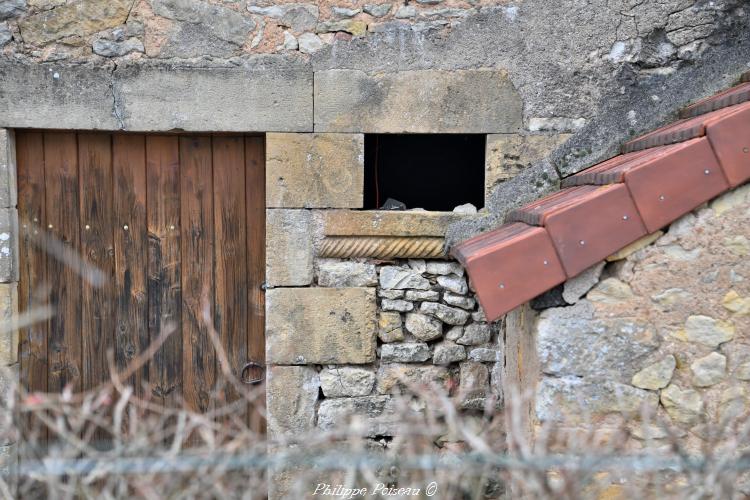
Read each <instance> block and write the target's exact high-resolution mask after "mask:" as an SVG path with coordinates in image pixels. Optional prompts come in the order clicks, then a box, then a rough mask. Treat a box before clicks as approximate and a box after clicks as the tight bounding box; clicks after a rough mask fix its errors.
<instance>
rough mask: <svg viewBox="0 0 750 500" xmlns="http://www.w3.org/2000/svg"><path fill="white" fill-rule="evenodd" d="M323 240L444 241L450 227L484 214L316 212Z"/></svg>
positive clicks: (384, 211)
mask: <svg viewBox="0 0 750 500" xmlns="http://www.w3.org/2000/svg"><path fill="white" fill-rule="evenodd" d="M315 212H316V213H317V214H318V217H320V218H321V219H320V220H321V224H322V229H323V235H324V236H408V237H417V236H432V237H441V238H443V237H445V232H446V230H447V229H448V226H450V225H451V224H453V223H455V222H458V221H462V220H467V219H471V218H476V217H478V216H481V214H471V215H468V214H457V213H454V212H428V211H417V210H414V211H408V210H407V211H394V210H317V211H315Z"/></svg>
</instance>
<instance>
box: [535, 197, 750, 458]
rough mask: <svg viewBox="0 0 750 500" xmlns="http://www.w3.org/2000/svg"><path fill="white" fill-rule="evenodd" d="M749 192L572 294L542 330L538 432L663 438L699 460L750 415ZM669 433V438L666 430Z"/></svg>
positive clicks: (648, 243) (649, 442)
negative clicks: (546, 427)
mask: <svg viewBox="0 0 750 500" xmlns="http://www.w3.org/2000/svg"><path fill="white" fill-rule="evenodd" d="M748 222H750V186H747V185H746V186H743V187H740V188H738V189H736V190H735V191H732V192H730V193H728V194H725V195H723V196H721V197H720V198H718V199H716V200H714V201H713V202H711V203H710V204H708V205H707V206H704V207H703V208H701V209H699V210H697V211H695V212H694V213H691V214H688V215H686V216H684V217H683V218H681V219H680V220H678V221H677V222H675V223H673V224H672V225H671V226H670V227H669V229H668V230H667V231H666V233H661V232H660V233H657V234H655V235H653V236H652V237H651V238H650V239H647V240H644V241H642V242H641V245H639V246H640V247H641V248H638V246H636V247H632V248H631V249H630V250H629V251H628V252H624V253H620V254H619V255H616V256H614V257H613V258H612V259H611V262H607V263H606V265H605V263H602V264H600V265H597V266H595V267H594V268H592V269H591V270H589V271H588V272H587V273H585V276H582V277H579V278H574V279H573V280H571V281H569V282H568V283H566V285H565V292H564V293H563V297H564V298H565V300H566V301H567V302H568V303H569V305H564V306H562V307H552V308H548V309H545V310H543V311H541V312H540V313H539V315H538V318H537V320H536V322H535V324H534V332H533V335H535V336H536V338H537V347H538V356H539V364H540V368H541V369H540V371H541V377H540V378H539V379H538V386H537V399H536V416H537V418H538V419H539V422H540V423H545V422H557V423H559V424H562V425H564V426H569V427H572V428H575V427H584V426H586V427H589V428H590V427H592V426H593V427H594V428H596V429H598V430H600V431H602V432H606V431H607V429H610V430H612V429H615V428H617V427H618V426H619V425H621V424H622V422H623V420H622V418H623V417H624V418H625V420H624V421H625V422H628V425H629V427H630V429H631V432H632V435H631V439H632V446H635V447H636V448H642V447H646V446H660V445H663V444H664V443H665V442H666V441H665V440H667V439H668V438H669V436H668V433H667V432H666V430H665V428H670V427H671V428H672V429H673V431H672V432H673V435H675V436H679V437H680V438H681V439H682V444H683V445H684V447H685V448H686V449H687V450H689V451H698V450H700V449H701V446H705V443H706V442H708V441H706V440H710V434H711V433H712V432H714V433H715V432H716V431H717V429H721V428H724V426H725V425H728V423H729V422H730V421H731V419H732V418H735V417H739V416H742V415H746V414H747V411H748V410H749V409H750V400H749V399H748V397H750V392H748V391H749V390H750V386H748V380H750V350H748V347H747V343H748V332H750V298H749V296H750V280H749V278H750V265H749V264H748V259H747V256H748V254H750V229H749V228H750V225H748ZM661 421H664V422H667V425H666V426H663V425H657V423H658V422H661Z"/></svg>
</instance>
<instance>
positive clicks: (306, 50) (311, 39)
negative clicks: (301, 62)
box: [297, 33, 323, 54]
mask: <svg viewBox="0 0 750 500" xmlns="http://www.w3.org/2000/svg"><path fill="white" fill-rule="evenodd" d="M297 43H298V45H299V51H300V52H302V53H303V54H314V53H316V52H317V51H319V50H320V49H322V48H323V40H321V39H320V37H319V36H318V35H316V34H315V33H302V34H301V35H300V36H299V38H297Z"/></svg>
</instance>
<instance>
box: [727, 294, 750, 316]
mask: <svg viewBox="0 0 750 500" xmlns="http://www.w3.org/2000/svg"><path fill="white" fill-rule="evenodd" d="M721 305H723V306H724V307H725V308H726V309H727V310H728V311H731V312H733V313H734V314H735V315H736V316H748V315H750V297H742V296H740V294H738V293H737V292H736V291H735V290H730V291H728V292H727V294H726V295H725V296H724V298H723V299H722V301H721Z"/></svg>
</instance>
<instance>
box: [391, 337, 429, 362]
mask: <svg viewBox="0 0 750 500" xmlns="http://www.w3.org/2000/svg"><path fill="white" fill-rule="evenodd" d="M430 357H432V352H430V347H429V346H428V345H427V344H425V343H423V342H414V343H406V344H384V345H383V346H382V347H381V351H380V360H381V361H382V362H383V363H421V362H423V361H427V360H428V359H430Z"/></svg>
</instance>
